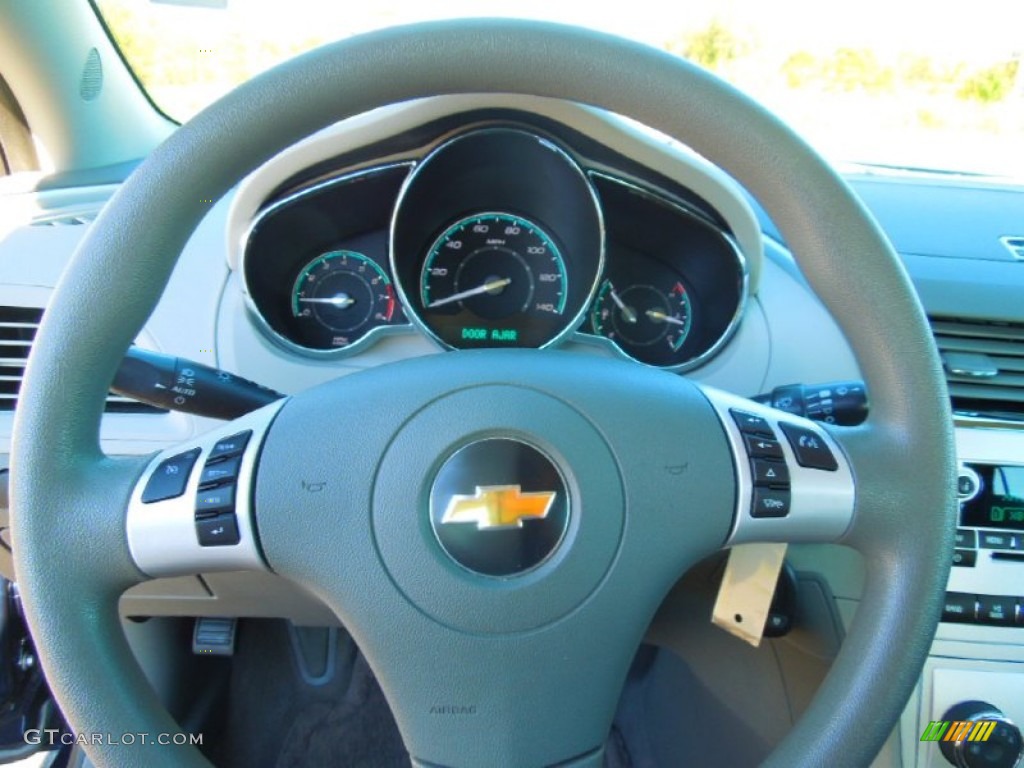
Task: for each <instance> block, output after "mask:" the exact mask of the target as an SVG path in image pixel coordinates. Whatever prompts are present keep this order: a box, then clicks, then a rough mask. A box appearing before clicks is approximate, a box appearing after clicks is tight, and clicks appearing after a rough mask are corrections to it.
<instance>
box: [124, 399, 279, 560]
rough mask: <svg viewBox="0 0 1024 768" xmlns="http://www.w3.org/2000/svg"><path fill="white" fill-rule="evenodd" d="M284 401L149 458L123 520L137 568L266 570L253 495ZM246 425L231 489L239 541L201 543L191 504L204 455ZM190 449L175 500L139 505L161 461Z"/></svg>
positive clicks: (242, 429) (193, 508) (193, 506)
mask: <svg viewBox="0 0 1024 768" xmlns="http://www.w3.org/2000/svg"><path fill="white" fill-rule="evenodd" d="M285 402H287V400H284V399H282V400H278V401H276V402H274V403H271V404H270V405H267V406H264V407H263V408H260V409H259V410H258V411H253V412H252V413H249V414H246V415H245V416H243V417H241V418H239V419H236V420H235V421H232V422H229V423H227V424H224V425H222V426H220V427H218V428H217V429H215V430H213V431H211V432H208V433H207V434H205V435H203V436H202V437H199V438H196V439H194V440H189V441H186V442H184V443H180V444H178V445H175V446H174V447H173V448H168V449H166V450H163V451H161V452H160V453H158V454H156V456H154V457H153V458H152V459H151V460H150V462H149V466H148V467H146V470H145V472H143V473H142V476H141V477H140V478H139V480H138V482H137V483H136V484H135V490H134V491H132V495H131V500H130V501H129V502H128V514H127V516H126V520H125V525H126V527H127V531H128V548H129V550H130V551H131V555H132V559H133V560H134V561H135V564H136V565H137V566H138V567H139V570H141V571H142V572H143V573H145V574H147V575H149V576H153V577H157V576H181V575H186V574H193V573H203V572H212V571H237V570H257V571H265V570H267V566H266V564H265V563H264V562H263V557H262V556H261V555H260V547H259V543H258V541H257V538H256V524H255V520H254V517H253V506H252V493H253V484H254V480H255V473H256V464H257V460H258V458H259V455H260V451H261V449H262V447H263V440H264V439H265V438H266V435H267V432H268V431H269V429H270V425H271V424H272V423H273V421H274V418H275V417H276V416H277V414H278V412H279V411H280V410H281V408H282V407H283V406H284V404H285ZM247 429H248V430H252V437H250V438H249V442H248V444H247V445H246V447H245V451H244V452H243V454H242V461H241V464H240V466H239V470H238V480H237V483H236V491H235V517H236V518H237V520H238V533H239V536H240V537H241V540H240V541H239V543H238V544H235V545H233V546H224V547H201V546H199V542H198V540H197V538H196V528H195V505H196V493H197V492H198V490H199V476H200V474H202V469H203V465H204V464H205V463H206V457H207V456H209V455H210V451H211V450H212V449H213V446H214V444H215V443H216V442H217V441H218V440H221V439H222V438H225V437H230V436H231V435H236V434H238V433H239V432H243V431H245V430H247ZM193 448H199V449H200V450H201V453H200V455H199V458H198V459H197V460H196V463H195V464H194V465H193V467H192V473H191V475H190V476H189V479H188V485H187V486H186V487H185V493H183V494H182V495H181V496H178V497H177V498H174V499H166V500H164V501H157V502H152V503H150V504H143V503H142V492H143V490H144V489H145V487H146V483H147V482H149V478H150V477H151V476H152V474H153V472H154V471H155V470H156V468H157V466H158V465H159V464H160V462H161V461H163V460H164V459H167V458H170V457H171V456H177V455H178V454H180V453H183V452H185V451H189V450H191V449H193Z"/></svg>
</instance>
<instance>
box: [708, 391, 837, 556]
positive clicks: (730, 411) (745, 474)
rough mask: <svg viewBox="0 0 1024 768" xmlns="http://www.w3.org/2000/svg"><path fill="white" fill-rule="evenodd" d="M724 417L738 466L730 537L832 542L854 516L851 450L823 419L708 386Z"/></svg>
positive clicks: (738, 540) (736, 540) (737, 539)
mask: <svg viewBox="0 0 1024 768" xmlns="http://www.w3.org/2000/svg"><path fill="white" fill-rule="evenodd" d="M704 393H705V395H707V397H708V399H709V400H710V401H711V403H712V405H713V406H714V408H715V411H716V412H717V413H718V416H719V419H720V420H721V422H722V427H723V429H724V431H725V434H726V436H727V438H728V441H729V446H730V448H731V450H732V454H733V462H734V465H735V472H736V513H735V517H734V519H733V527H732V530H731V532H730V534H729V541H728V544H729V545H730V546H731V545H734V544H744V543H748V542H754V541H779V542H792V543H796V542H832V541H838V540H839V539H840V538H842V537H843V536H844V535H845V534H846V532H847V531H848V529H849V528H850V526H851V525H852V523H853V519H854V504H855V494H854V477H853V472H852V470H851V467H850V462H849V460H848V459H847V455H846V452H845V451H844V450H843V448H842V446H841V445H840V444H839V442H838V441H837V439H836V434H835V433H832V432H829V431H827V430H826V429H825V428H824V426H823V425H822V424H819V423H816V422H812V421H810V420H808V419H803V418H800V417H797V416H793V415H792V414H789V413H785V412H783V411H779V410H776V409H774V408H769V407H767V406H764V405H761V404H759V403H755V402H753V401H751V400H746V399H744V398H741V397H737V396H735V395H732V394H729V393H727V392H721V391H719V390H715V389H711V388H704Z"/></svg>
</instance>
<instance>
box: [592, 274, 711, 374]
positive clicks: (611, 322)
mask: <svg viewBox="0 0 1024 768" xmlns="http://www.w3.org/2000/svg"><path fill="white" fill-rule="evenodd" d="M692 320H693V316H692V312H691V307H690V298H689V295H688V294H687V291H686V287H685V286H684V285H683V283H682V281H681V280H676V281H675V283H674V284H672V285H667V286H664V287H658V286H654V285H651V284H648V283H636V284H633V285H627V286H625V287H621V288H620V287H618V286H616V285H614V284H613V283H612V281H611V280H605V281H604V282H603V283H602V284H601V287H600V289H599V290H598V293H597V298H596V299H595V301H594V306H593V309H591V315H590V322H591V325H592V326H593V329H594V332H595V333H597V334H600V335H601V336H604V337H606V338H608V339H610V340H611V341H613V342H615V344H616V345H617V346H618V347H619V349H621V350H622V351H623V352H625V353H626V354H627V355H629V356H630V357H633V358H635V359H637V360H639V361H641V362H643V363H648V364H649V365H657V366H671V365H677V364H679V363H681V362H684V361H683V359H682V355H681V353H682V349H683V345H684V343H685V342H686V338H687V336H688V335H689V333H690V328H691V326H692Z"/></svg>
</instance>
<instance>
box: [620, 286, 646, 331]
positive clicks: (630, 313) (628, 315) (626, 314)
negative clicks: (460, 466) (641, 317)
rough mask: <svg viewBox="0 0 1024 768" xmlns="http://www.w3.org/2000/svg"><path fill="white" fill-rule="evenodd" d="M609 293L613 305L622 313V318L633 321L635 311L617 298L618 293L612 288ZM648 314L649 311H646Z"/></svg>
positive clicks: (634, 320) (634, 319)
mask: <svg viewBox="0 0 1024 768" xmlns="http://www.w3.org/2000/svg"><path fill="white" fill-rule="evenodd" d="M611 293H612V301H614V302H615V306H617V307H618V308H619V311H620V312H621V313H622V319H623V320H625V321H626V322H627V323H630V324H632V323H635V322H636V312H635V311H634V310H633V308H632V307H628V306H626V304H625V302H624V301H623V300H622V299H620V298H619V294H617V293H616V292H615V289H614V288H613V289H612V291H611ZM648 314H650V313H649V312H648Z"/></svg>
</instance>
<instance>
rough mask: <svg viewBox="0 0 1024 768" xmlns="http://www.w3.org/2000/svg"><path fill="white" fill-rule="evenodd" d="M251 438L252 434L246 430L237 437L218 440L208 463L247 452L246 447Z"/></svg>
mask: <svg viewBox="0 0 1024 768" xmlns="http://www.w3.org/2000/svg"><path fill="white" fill-rule="evenodd" d="M250 437H252V432H251V431H249V430H246V431H245V432H239V433H238V434H237V435H232V436H231V437H225V438H224V439H223V440H218V441H217V443H216V445H214V446H213V450H212V451H210V455H209V457H208V458H207V461H213V460H214V459H223V458H225V457H227V456H237V455H238V454H240V453H241V452H242V451H244V450H245V445H246V443H248V442H249V438H250Z"/></svg>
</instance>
